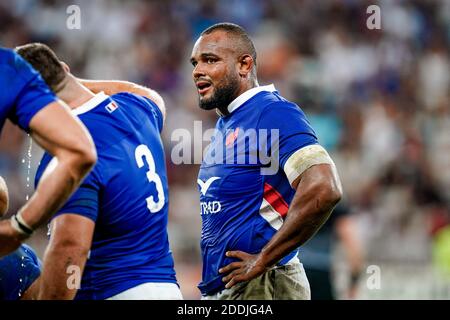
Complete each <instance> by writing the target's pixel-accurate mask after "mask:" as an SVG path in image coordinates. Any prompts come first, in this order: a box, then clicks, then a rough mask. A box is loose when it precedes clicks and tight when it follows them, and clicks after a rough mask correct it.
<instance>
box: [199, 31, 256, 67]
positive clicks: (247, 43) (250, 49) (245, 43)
mask: <svg viewBox="0 0 450 320" xmlns="http://www.w3.org/2000/svg"><path fill="white" fill-rule="evenodd" d="M214 31H225V32H227V33H230V34H232V35H233V36H236V37H237V38H238V39H239V40H240V42H241V43H240V48H241V50H244V51H246V52H245V53H249V54H250V55H251V56H252V58H253V61H254V63H255V65H256V49H255V46H254V44H253V41H252V39H250V37H249V35H248V33H247V32H246V31H245V29H244V28H242V27H241V26H239V25H237V24H235V23H231V22H221V23H216V24H214V25H212V26H210V27H208V28H206V29H205V30H204V31H203V32H202V33H201V35H200V36H203V35H206V34H211V33H213V32H214Z"/></svg>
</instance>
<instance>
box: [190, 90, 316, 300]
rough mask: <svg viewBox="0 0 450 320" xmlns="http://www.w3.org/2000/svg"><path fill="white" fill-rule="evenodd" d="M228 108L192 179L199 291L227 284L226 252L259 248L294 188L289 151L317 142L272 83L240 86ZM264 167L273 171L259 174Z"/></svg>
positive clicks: (273, 229)
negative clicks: (198, 227) (197, 211)
mask: <svg viewBox="0 0 450 320" xmlns="http://www.w3.org/2000/svg"><path fill="white" fill-rule="evenodd" d="M228 110H229V111H230V112H231V114H230V115H227V116H224V117H220V118H219V120H218V121H217V124H216V130H215V134H214V135H213V138H212V139H211V143H210V145H209V146H208V150H207V151H206V153H205V157H204V159H203V162H202V165H201V167H200V171H199V175H198V180H197V182H198V189H199V191H200V208H201V217H202V234H201V252H202V258H203V274H202V282H201V283H200V284H199V289H200V291H201V292H202V294H203V295H211V294H214V293H216V292H219V291H221V290H223V289H224V288H225V284H224V283H223V282H222V277H223V276H224V275H221V274H219V273H218V270H219V268H221V267H224V266H226V265H228V264H229V263H231V262H233V261H236V259H232V258H227V257H226V256H225V253H226V252H227V251H229V250H242V251H245V252H248V253H251V254H254V253H259V252H260V251H261V249H262V248H263V247H264V246H265V245H266V244H267V243H268V242H269V240H270V239H271V238H272V236H273V235H274V234H275V232H276V231H277V230H278V229H279V228H280V227H281V225H282V224H283V221H284V219H285V217H286V214H287V212H288V208H289V204H290V203H291V200H292V198H293V196H294V193H295V190H294V189H293V188H292V187H291V185H290V183H289V181H288V178H287V177H286V174H285V172H284V171H283V167H284V165H285V163H286V161H287V160H288V159H289V157H290V156H291V155H292V154H293V153H294V152H296V151H297V150H299V149H301V148H303V147H305V146H308V145H313V144H317V143H318V141H317V137H316V134H315V133H314V131H313V129H312V128H311V126H310V124H309V122H308V120H307V119H306V116H305V114H304V113H303V112H302V110H301V109H300V108H299V107H298V106H297V105H295V104H294V103H291V102H289V101H287V100H285V99H284V98H282V97H281V96H280V95H279V94H278V92H277V91H276V90H275V88H274V86H273V85H270V86H263V87H256V88H253V89H251V90H249V91H247V92H245V93H244V94H242V95H241V96H239V97H238V98H236V100H235V101H233V102H232V103H231V104H230V106H229V107H228ZM255 136H256V139H255V138H254V137H255ZM276 142H278V143H276ZM264 155H270V158H268V157H264ZM243 159H244V160H243ZM267 159H270V160H271V162H270V163H269V162H268V161H267ZM268 166H272V168H275V170H272V173H271V174H268V172H264V174H262V173H263V171H262V170H264V169H262V168H263V167H266V168H267V167H268ZM296 253H297V250H294V251H293V252H291V253H290V254H288V255H287V256H286V257H284V258H283V259H281V261H280V262H279V264H280V265H283V264H285V263H287V262H288V261H289V260H291V259H292V258H295V256H296Z"/></svg>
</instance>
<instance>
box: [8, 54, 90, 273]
mask: <svg viewBox="0 0 450 320" xmlns="http://www.w3.org/2000/svg"><path fill="white" fill-rule="evenodd" d="M6 119H10V120H11V121H12V122H13V123H14V124H16V125H18V126H19V127H20V128H21V129H22V130H24V131H26V132H29V133H30V135H31V136H32V138H33V139H34V140H35V141H36V142H37V143H38V144H39V145H40V146H41V147H43V148H44V149H45V150H47V151H48V152H50V153H51V154H53V155H55V157H56V158H57V159H58V162H57V164H56V167H55V170H53V172H52V173H50V174H48V175H47V176H46V178H45V179H42V181H41V183H40V184H39V185H38V187H37V189H36V192H35V193H34V194H33V195H32V196H31V198H30V200H29V201H27V202H26V203H25V205H24V206H23V207H22V208H21V209H20V210H19V211H18V212H17V213H16V214H15V215H13V217H12V218H11V219H9V220H2V221H0V257H1V256H3V255H6V254H8V253H11V252H13V251H14V250H16V249H17V248H18V247H19V246H20V244H21V243H22V241H23V240H25V239H26V238H28V237H30V236H31V234H32V233H33V230H34V229H36V228H37V227H38V226H39V225H42V224H43V223H44V222H46V221H47V220H48V219H49V218H50V216H51V215H52V214H53V213H54V211H55V210H56V209H57V208H59V207H60V206H61V205H62V204H63V203H64V201H65V200H67V198H68V197H69V196H70V194H71V193H72V192H73V191H74V190H75V188H76V187H77V186H78V185H79V183H80V182H81V179H82V178H83V177H84V176H85V175H86V174H87V173H88V172H89V170H90V169H91V168H92V167H93V165H94V164H95V161H96V155H95V149H94V145H93V143H92V139H91V138H90V136H89V134H88V132H87V130H86V129H85V128H84V126H83V125H82V124H81V122H80V121H78V120H77V119H76V118H75V117H73V116H72V115H71V114H70V112H69V111H68V109H67V107H66V106H64V105H62V104H61V103H60V102H58V101H57V98H56V97H55V95H54V94H53V93H52V92H51V91H50V90H49V88H48V87H47V85H46V84H45V82H44V81H43V80H42V78H41V77H40V75H39V74H38V73H37V72H36V71H35V70H34V69H33V68H32V67H31V66H30V65H29V64H28V63H27V62H26V61H24V60H23V59H22V58H21V57H20V56H19V55H18V54H17V53H15V52H14V51H13V50H10V49H5V48H0V130H1V128H2V127H3V124H4V123H5V120H6ZM0 188H2V187H1V186H0ZM0 191H1V190H0ZM1 216H2V214H0V217H1ZM0 277H1V274H0Z"/></svg>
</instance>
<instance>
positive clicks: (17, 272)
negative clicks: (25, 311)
mask: <svg viewBox="0 0 450 320" xmlns="http://www.w3.org/2000/svg"><path fill="white" fill-rule="evenodd" d="M40 274H41V262H40V261H39V258H38V257H37V255H36V253H35V252H34V251H33V249H31V248H30V247H29V246H27V245H21V246H20V248H19V249H17V250H16V251H14V252H13V253H11V254H9V255H7V256H6V257H3V258H0V300H19V299H20V297H21V296H22V294H23V293H24V292H25V291H26V290H27V289H28V288H29V287H30V286H31V285H32V284H33V282H34V281H35V280H36V279H37V278H38V277H39V275H40Z"/></svg>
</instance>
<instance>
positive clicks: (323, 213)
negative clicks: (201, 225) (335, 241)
mask: <svg viewBox="0 0 450 320" xmlns="http://www.w3.org/2000/svg"><path fill="white" fill-rule="evenodd" d="M333 171H334V170H330V169H329V165H317V166H313V167H311V168H310V169H308V170H307V171H305V174H304V176H303V177H302V179H301V180H300V182H299V184H298V187H297V191H296V194H295V196H294V199H293V200H292V202H291V205H290V208H289V211H288V213H287V218H286V220H285V222H284V224H283V226H282V227H281V228H280V229H279V230H278V232H277V233H276V234H275V235H274V236H273V238H272V239H271V240H270V241H269V243H268V244H267V245H266V246H265V247H264V248H263V250H262V251H261V255H260V257H261V263H262V264H263V265H264V266H266V267H270V266H273V265H274V264H276V263H277V262H278V261H279V260H280V259H282V258H283V257H284V256H286V255H287V254H288V253H289V252H291V251H292V250H294V249H295V248H297V247H299V246H301V245H302V244H304V243H305V242H306V241H308V240H309V239H310V238H311V237H312V236H313V235H314V234H315V233H316V232H317V231H318V230H319V229H320V227H321V226H322V225H323V223H324V222H325V221H326V220H327V219H328V217H329V216H330V214H331V212H332V210H333V208H334V206H335V205H336V204H337V203H338V202H339V200H340V198H341V196H342V192H341V186H340V182H339V178H338V177H337V174H336V172H335V171H334V172H333Z"/></svg>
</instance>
